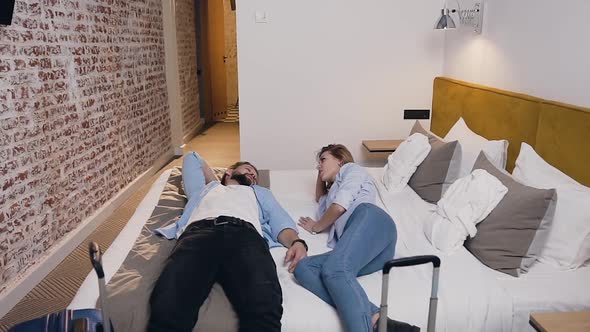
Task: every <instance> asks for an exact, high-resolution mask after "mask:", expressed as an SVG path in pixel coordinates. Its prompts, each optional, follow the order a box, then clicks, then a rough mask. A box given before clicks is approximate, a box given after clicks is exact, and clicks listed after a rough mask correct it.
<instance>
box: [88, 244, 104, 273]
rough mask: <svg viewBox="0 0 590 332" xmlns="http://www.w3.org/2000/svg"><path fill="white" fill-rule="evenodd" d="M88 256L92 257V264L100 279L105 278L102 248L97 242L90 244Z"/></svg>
mask: <svg viewBox="0 0 590 332" xmlns="http://www.w3.org/2000/svg"><path fill="white" fill-rule="evenodd" d="M88 254H89V256H90V263H91V264H92V266H93V267H94V270H96V274H97V275H98V279H102V278H104V270H103V268H102V255H101V253H100V247H99V246H98V244H97V243H96V242H90V243H89V244H88Z"/></svg>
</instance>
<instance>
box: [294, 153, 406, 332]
mask: <svg viewBox="0 0 590 332" xmlns="http://www.w3.org/2000/svg"><path fill="white" fill-rule="evenodd" d="M375 197H376V188H375V185H374V184H373V181H372V178H371V176H370V175H369V174H368V173H367V172H366V171H365V170H364V169H363V168H362V167H360V166H359V165H357V164H355V163H354V160H353V158H352V155H351V153H350V151H348V149H347V148H346V147H345V146H344V145H341V144H330V145H328V146H325V147H323V148H322V149H321V151H320V152H319V153H318V178H317V182H316V200H317V201H318V203H319V211H318V212H319V213H318V216H319V217H320V219H319V220H317V221H316V220H314V219H312V218H309V217H301V218H300V219H299V225H300V226H301V227H303V228H304V229H305V230H307V231H308V232H310V233H311V234H314V235H315V234H317V233H319V232H323V231H328V232H330V233H329V236H328V247H330V248H333V250H332V251H330V252H327V253H324V254H321V255H317V256H310V257H306V258H304V259H302V260H301V261H299V264H297V267H296V268H295V272H294V274H295V278H296V279H297V281H298V282H299V283H300V284H301V285H302V286H303V287H305V288H306V289H308V290H309V291H311V292H312V293H314V294H315V295H317V296H318V297H320V298H321V299H322V300H324V301H325V302H326V303H328V304H330V305H331V306H333V307H335V308H336V310H337V311H338V313H339V315H340V317H341V319H342V321H343V322H344V325H345V327H346V330H347V331H350V332H360V331H373V330H374V329H375V327H376V326H377V321H378V320H379V308H378V307H377V306H376V305H375V304H373V303H371V302H370V301H369V299H368V297H367V294H366V293H365V291H364V290H363V288H362V287H361V285H360V284H359V283H358V281H357V279H356V278H357V277H358V276H362V275H366V274H370V273H373V272H376V271H378V270H380V269H381V268H383V264H385V262H387V261H388V260H390V259H392V258H393V256H394V252H395V243H396V240H397V231H396V227H395V224H394V222H393V220H392V219H391V217H390V216H389V215H388V214H387V213H386V212H385V211H383V210H382V209H381V208H379V207H377V206H376V205H375V204H374V203H375ZM400 324H403V323H399V324H397V322H394V321H392V320H388V330H389V328H390V326H391V328H396V327H398V326H399V325H400ZM407 327H410V326H407ZM398 328H399V327H398Z"/></svg>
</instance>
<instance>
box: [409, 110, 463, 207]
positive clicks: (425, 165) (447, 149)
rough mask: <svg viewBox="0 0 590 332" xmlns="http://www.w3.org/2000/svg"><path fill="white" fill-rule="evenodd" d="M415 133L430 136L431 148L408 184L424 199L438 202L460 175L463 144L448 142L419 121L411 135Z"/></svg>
mask: <svg viewBox="0 0 590 332" xmlns="http://www.w3.org/2000/svg"><path fill="white" fill-rule="evenodd" d="M415 133H420V134H423V135H425V136H426V137H428V142H429V143H430V146H431V150H430V153H428V156H426V159H424V161H423V162H422V164H420V166H418V168H417V169H416V172H414V175H412V177H411V178H410V181H409V182H408V185H409V186H410V187H411V188H412V189H414V191H415V192H416V193H417V194H418V196H420V197H422V199H424V200H425V201H427V202H429V203H434V204H436V203H437V202H438V201H439V200H440V198H441V197H442V195H443V194H444V192H445V191H446V190H447V188H448V187H449V186H450V185H451V184H452V183H453V182H454V181H455V180H456V179H457V177H458V176H459V170H460V166H461V146H460V145H459V143H458V142H457V141H453V142H449V143H446V142H445V141H443V140H442V139H441V138H440V137H438V136H436V135H435V134H433V133H431V132H430V131H428V130H426V129H424V128H423V127H422V126H421V125H420V122H418V121H416V123H415V124H414V127H412V130H411V132H410V135H412V134H415Z"/></svg>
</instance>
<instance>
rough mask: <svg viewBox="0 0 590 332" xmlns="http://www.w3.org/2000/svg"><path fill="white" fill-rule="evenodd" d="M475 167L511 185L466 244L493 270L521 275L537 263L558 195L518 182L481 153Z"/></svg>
mask: <svg viewBox="0 0 590 332" xmlns="http://www.w3.org/2000/svg"><path fill="white" fill-rule="evenodd" d="M473 169H483V170H486V171H487V172H488V173H490V174H491V175H493V176H495V177H496V178H498V180H500V182H502V184H503V185H505V186H506V188H508V192H507V193H506V195H505V196H504V198H503V199H502V200H501V201H500V203H498V206H496V208H495V209H494V210H492V212H490V214H489V215H488V216H487V217H486V218H485V219H484V220H483V221H482V222H481V223H479V224H478V225H477V234H476V235H475V237H473V238H470V239H468V240H467V241H465V247H466V248H467V249H468V250H469V251H471V253H472V254H473V255H475V257H477V258H478V259H479V260H480V261H481V262H482V263H484V264H485V265H487V266H489V267H490V268H492V269H494V270H498V271H500V272H504V273H507V274H509V275H512V276H515V277H516V276H518V275H519V274H520V273H522V272H525V271H527V269H528V268H529V267H530V266H531V265H532V264H533V263H534V262H535V260H536V258H537V256H538V254H539V253H540V251H541V249H542V248H543V246H544V244H545V242H546V241H547V235H548V231H549V227H550V225H551V222H552V221H553V213H554V212H555V201H556V199H557V194H556V191H555V189H537V188H533V187H528V186H525V185H523V184H520V183H518V182H516V181H515V180H514V179H513V178H512V176H511V175H510V174H508V173H506V172H504V171H500V170H499V169H498V168H496V167H495V166H494V165H492V163H491V162H490V161H489V160H488V158H487V157H486V155H485V154H484V153H483V152H481V153H480V154H479V156H478V157H477V160H476V161H475V165H474V166H473Z"/></svg>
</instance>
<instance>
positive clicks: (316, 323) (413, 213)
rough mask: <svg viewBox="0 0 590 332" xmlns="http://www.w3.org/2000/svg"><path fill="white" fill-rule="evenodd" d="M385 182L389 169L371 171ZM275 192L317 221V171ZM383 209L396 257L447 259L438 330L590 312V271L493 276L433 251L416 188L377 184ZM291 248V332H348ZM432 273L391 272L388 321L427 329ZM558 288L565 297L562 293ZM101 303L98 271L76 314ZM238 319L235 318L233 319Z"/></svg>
mask: <svg viewBox="0 0 590 332" xmlns="http://www.w3.org/2000/svg"><path fill="white" fill-rule="evenodd" d="M367 170H368V171H369V172H370V173H371V175H373V176H374V177H375V179H380V178H381V175H382V168H367ZM169 174H170V172H169V171H168V172H165V173H164V174H162V176H161V177H160V178H159V179H158V180H157V181H156V182H155V183H154V185H153V187H152V188H151V190H150V191H149V193H148V195H147V196H146V197H145V199H144V200H143V202H142V203H141V204H140V206H139V207H138V209H137V211H136V212H135V214H134V215H133V217H132V218H131V220H130V222H129V223H128V224H127V226H126V227H125V228H124V230H123V231H122V232H121V233H120V235H119V236H118V237H117V239H116V240H115V241H114V242H113V244H112V245H111V247H110V248H109V249H108V250H107V251H106V253H105V254H104V256H103V264H104V268H105V273H106V275H107V282H108V280H109V279H110V277H111V276H112V275H113V274H114V273H115V272H116V271H117V269H118V268H119V266H121V264H122V263H123V261H124V259H125V257H126V256H127V253H128V252H129V250H130V249H131V247H132V245H133V243H134V241H135V239H136V238H137V236H138V235H139V234H140V232H141V230H142V227H143V223H145V221H146V220H147V219H148V218H149V216H150V214H151V212H152V210H153V208H154V206H155V205H156V203H157V201H158V198H159V195H160V193H161V191H162V190H163V187H164V185H165V183H166V181H167V178H168V176H169ZM270 177H271V189H272V191H273V193H274V195H275V196H276V198H277V199H278V200H279V201H280V202H281V204H282V205H283V207H284V208H285V209H286V210H287V211H288V212H289V214H290V215H291V216H292V217H293V219H294V220H297V219H298V218H299V217H300V216H314V215H315V209H316V204H315V202H314V201H313V190H314V184H315V178H316V172H315V171H313V170H304V171H272V172H271V173H270ZM376 183H377V184H378V189H379V198H378V205H380V206H381V207H382V208H384V209H385V210H386V211H387V212H389V213H390V215H391V216H392V217H393V219H394V220H395V222H396V225H397V228H398V243H397V248H396V257H405V256H412V255H420V254H436V255H438V256H439V257H440V258H441V260H442V264H441V274H440V288H439V307H438V315H437V329H436V330H437V331H527V330H531V328H530V327H529V325H528V316H529V313H530V311H532V310H534V311H558V310H582V309H590V290H588V287H587V280H590V267H584V268H581V269H579V270H577V271H575V272H557V271H553V270H552V269H550V268H548V267H546V266H541V265H538V266H535V267H534V268H533V270H532V271H531V272H529V274H527V275H524V276H522V277H520V278H513V277H510V276H508V275H505V274H501V273H499V272H496V271H494V270H491V269H489V268H487V267H486V266H484V265H483V264H481V263H480V262H479V261H478V260H477V259H476V258H475V257H473V256H472V255H471V254H470V253H469V252H468V251H467V250H465V249H464V248H462V249H461V250H459V252H456V253H454V254H453V255H451V256H446V255H444V254H442V253H441V252H439V251H437V250H436V249H434V248H433V247H432V246H431V245H430V243H429V242H428V240H427V239H426V238H425V236H424V235H423V232H422V226H421V223H422V220H424V218H425V217H426V216H428V214H429V213H431V211H432V208H433V205H431V204H428V203H426V202H424V201H423V200H422V199H420V198H419V197H418V196H417V195H416V194H415V193H414V192H413V191H412V190H411V189H410V188H409V187H407V188H406V189H405V190H404V191H402V192H401V193H398V194H390V193H388V192H387V191H385V190H384V188H383V187H382V186H381V185H380V181H376ZM300 236H301V237H302V238H304V239H305V240H306V241H307V243H308V245H309V247H310V251H309V254H310V255H314V254H319V253H322V252H325V251H327V250H328V248H327V247H326V235H324V234H319V235H316V236H313V235H311V234H309V233H307V232H305V231H304V230H301V232H300ZM285 250H286V249H284V248H274V249H272V250H271V253H272V255H273V257H274V259H275V262H276V263H277V273H278V275H279V280H280V282H281V286H282V289H283V308H284V314H283V319H282V323H283V330H284V331H310V330H311V331H341V330H342V327H341V324H340V321H339V319H338V316H337V314H336V311H335V310H334V309H333V308H332V307H330V306H328V305H327V304H325V303H324V302H322V301H321V300H320V299H319V298H317V297H316V296H315V295H313V294H311V293H309V292H308V291H307V290H305V289H303V288H302V287H300V286H299V285H298V284H297V283H296V281H295V280H294V278H293V276H292V275H291V274H290V273H288V272H287V269H286V266H285V265H284V264H283V259H284V254H285ZM381 277H382V275H381V273H380V272H377V273H374V274H372V275H369V276H365V277H361V278H360V279H359V280H360V282H361V284H362V285H363V287H364V288H365V290H366V292H367V294H368V296H369V298H370V299H371V300H372V301H373V302H374V303H375V304H378V303H379V297H380V288H381ZM430 277H431V267H430V266H420V267H412V268H402V269H395V270H392V273H391V275H390V278H391V279H390V289H389V292H390V297H389V299H390V300H389V315H390V317H391V318H395V319H398V320H402V321H406V322H409V323H412V324H415V325H418V326H420V327H422V328H424V327H425V326H426V320H427V317H426V315H427V311H428V298H429V294H430V280H431V279H430ZM558 289H559V290H558ZM97 297H98V289H97V281H96V275H95V274H94V272H91V273H90V274H89V275H88V277H87V278H86V280H85V281H84V283H83V284H82V286H81V287H80V289H79V291H78V293H77V295H76V297H75V298H74V300H73V301H72V303H71V304H70V306H69V308H73V309H78V308H89V307H94V306H95V303H96V300H97ZM234 319H235V318H234Z"/></svg>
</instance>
